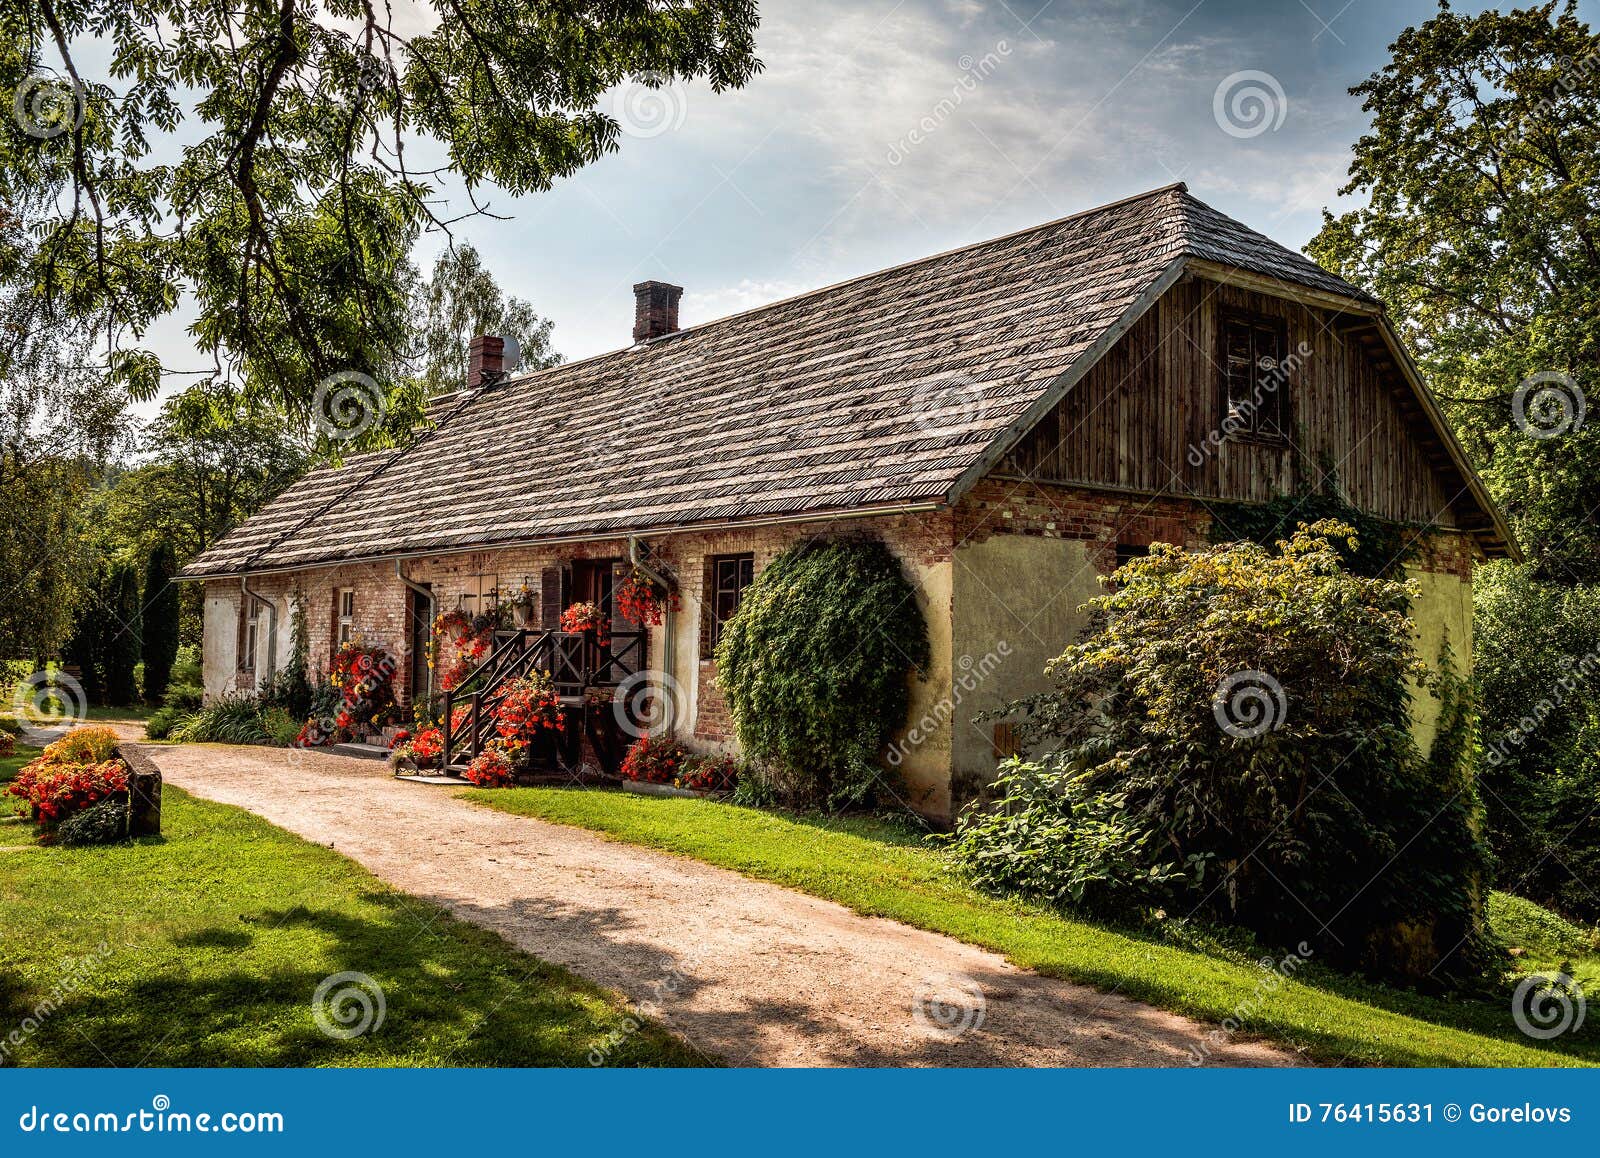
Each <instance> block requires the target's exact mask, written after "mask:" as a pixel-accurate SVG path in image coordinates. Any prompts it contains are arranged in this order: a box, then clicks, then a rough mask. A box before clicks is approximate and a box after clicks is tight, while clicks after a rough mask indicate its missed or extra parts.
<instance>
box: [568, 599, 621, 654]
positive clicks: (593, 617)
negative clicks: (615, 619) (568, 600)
mask: <svg viewBox="0 0 1600 1158" xmlns="http://www.w3.org/2000/svg"><path fill="white" fill-rule="evenodd" d="M561 630H562V631H564V632H566V633H567V634H569V635H583V634H586V633H589V634H593V635H594V641H595V642H596V643H599V644H604V643H606V642H608V641H609V640H610V638H611V620H610V618H609V617H608V616H607V615H606V613H605V612H604V611H601V610H600V608H599V607H598V606H597V605H596V604H593V603H574V604H573V605H572V606H571V607H569V608H567V609H566V610H565V611H563V612H562V613H561Z"/></svg>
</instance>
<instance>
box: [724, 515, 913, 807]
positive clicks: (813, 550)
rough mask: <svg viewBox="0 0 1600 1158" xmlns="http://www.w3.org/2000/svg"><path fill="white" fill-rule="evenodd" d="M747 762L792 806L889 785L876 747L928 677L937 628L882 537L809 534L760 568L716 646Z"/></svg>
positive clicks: (859, 800) (839, 802) (846, 801)
mask: <svg viewBox="0 0 1600 1158" xmlns="http://www.w3.org/2000/svg"><path fill="white" fill-rule="evenodd" d="M716 659H717V685H718V687H719V688H720V689H721V690H722V693H723V696H724V697H725V698H726V701H727V704H728V709H729V712H730V714H731V715H732V717H733V723H734V730H735V732H736V734H737V735H738V737H739V743H740V744H741V745H742V746H743V748H744V753H745V755H746V757H747V758H748V759H750V760H751V761H753V762H754V763H755V764H756V765H757V767H758V768H759V769H760V770H761V774H762V775H763V776H765V777H766V778H767V779H768V780H769V781H770V784H771V787H772V788H774V789H775V790H776V791H777V792H778V793H779V795H781V796H783V797H786V798H787V799H789V800H790V801H791V802H793V803H798V804H820V805H826V806H829V807H848V806H854V805H860V804H865V803H868V802H870V801H871V800H873V799H874V797H875V795H877V793H878V791H879V790H880V789H881V788H882V787H883V777H884V775H885V772H884V769H883V768H882V766H881V765H880V764H879V763H878V754H879V752H880V751H881V750H882V748H883V747H884V745H885V744H886V743H887V742H888V740H889V737H890V735H891V734H892V733H893V732H894V731H895V730H896V729H897V728H899V727H900V726H901V725H903V724H904V723H905V718H906V711H907V708H908V707H909V704H910V681H911V677H912V676H913V675H915V676H917V677H920V678H926V672H927V667H928V663H929V651H928V627H927V623H926V622H925V621H924V620H923V617H922V611H921V609H920V608H919V607H918V606H917V599H916V591H915V589H914V588H913V587H912V585H911V583H910V582H909V581H908V580H907V579H906V577H905V574H904V573H903V572H902V570H901V567H900V562H899V560H898V559H896V558H895V557H894V555H893V554H891V553H890V551H889V549H888V548H887V547H885V546H884V545H883V544H882V543H880V542H876V541H833V542H811V543H803V544H800V545H797V546H794V547H791V548H789V549H788V550H787V551H785V552H783V553H782V554H781V555H779V556H778V557H777V558H776V559H774V560H773V561H772V562H771V563H769V564H768V565H767V566H766V568H765V569H764V570H762V572H761V573H760V574H759V575H758V576H756V579H755V582H754V583H753V584H751V586H750V587H749V589H748V590H747V591H746V592H745V594H744V597H743V599H742V600H741V602H740V605H739V610H738V612H737V613H736V614H735V615H734V616H733V618H732V619H731V620H730V621H729V622H728V623H727V624H726V625H725V626H724V628H723V631H722V639H721V642H720V643H719V644H718V646H717V652H716Z"/></svg>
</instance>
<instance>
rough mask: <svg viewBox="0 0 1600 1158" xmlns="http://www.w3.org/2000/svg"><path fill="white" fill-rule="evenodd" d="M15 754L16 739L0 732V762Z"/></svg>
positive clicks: (7, 733) (8, 733)
mask: <svg viewBox="0 0 1600 1158" xmlns="http://www.w3.org/2000/svg"><path fill="white" fill-rule="evenodd" d="M16 754H17V738H16V737H15V736H13V735H12V734H11V733H10V732H0V760H4V759H5V758H6V757H7V756H15V755H16Z"/></svg>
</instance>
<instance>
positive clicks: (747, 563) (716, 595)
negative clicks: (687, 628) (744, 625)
mask: <svg viewBox="0 0 1600 1158" xmlns="http://www.w3.org/2000/svg"><path fill="white" fill-rule="evenodd" d="M755 572H756V558H755V556H754V555H713V556H711V557H710V558H709V559H707V560H706V593H705V603H704V604H703V606H704V609H705V612H704V614H703V615H702V616H701V623H700V658H702V659H710V658H711V653H712V652H713V651H714V650H716V646H717V641H718V640H720V639H721V638H722V625H723V624H725V623H727V622H728V620H730V619H732V618H733V613H734V612H735V611H738V610H739V600H740V599H742V598H743V597H744V591H745V588H746V587H748V586H750V581H751V580H752V579H754V578H755Z"/></svg>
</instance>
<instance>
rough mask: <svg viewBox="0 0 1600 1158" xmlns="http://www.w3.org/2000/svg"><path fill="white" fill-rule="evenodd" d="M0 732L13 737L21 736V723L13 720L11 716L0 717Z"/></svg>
mask: <svg viewBox="0 0 1600 1158" xmlns="http://www.w3.org/2000/svg"><path fill="white" fill-rule="evenodd" d="M0 732H4V733H5V734H6V735H8V736H13V737H15V736H20V735H22V721H21V720H17V719H13V718H12V717H11V716H0Z"/></svg>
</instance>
